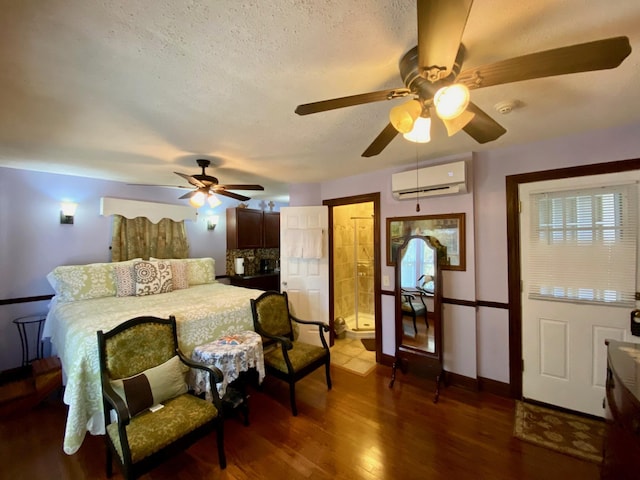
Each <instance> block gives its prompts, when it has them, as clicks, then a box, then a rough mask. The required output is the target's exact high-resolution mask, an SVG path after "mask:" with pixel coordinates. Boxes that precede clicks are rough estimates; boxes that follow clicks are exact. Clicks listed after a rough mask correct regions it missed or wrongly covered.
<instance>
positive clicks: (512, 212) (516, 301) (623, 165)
mask: <svg viewBox="0 0 640 480" xmlns="http://www.w3.org/2000/svg"><path fill="white" fill-rule="evenodd" d="M628 170H640V158H635V159H630V160H619V161H613V162H606V163H597V164H591V165H580V166H575V167H566V168H560V169H557V170H543V171H540V172H531V173H523V174H518V175H508V176H507V177H506V197H507V239H508V240H507V270H508V290H509V384H510V392H511V396H512V397H513V398H522V362H523V360H522V302H521V298H520V295H521V292H520V285H521V263H520V261H521V259H520V198H519V194H518V187H519V185H520V184H521V183H531V182H540V181H543V180H557V179H560V178H572V177H585V176H589V175H601V174H605V173H616V172H624V171H628Z"/></svg>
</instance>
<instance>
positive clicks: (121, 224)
mask: <svg viewBox="0 0 640 480" xmlns="http://www.w3.org/2000/svg"><path fill="white" fill-rule="evenodd" d="M188 256H189V242H188V241H187V231H186V229H185V226H184V220H182V221H180V222H174V221H173V220H171V219H168V218H163V219H162V220H160V221H159V222H158V223H151V221H150V220H149V219H148V218H145V217H137V218H133V219H129V218H125V217H123V216H121V215H114V216H113V237H112V239H111V261H112V262H120V261H123V260H131V259H133V258H144V259H148V258H149V257H156V258H187V257H188Z"/></svg>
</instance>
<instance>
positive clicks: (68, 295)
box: [43, 258, 261, 454]
mask: <svg viewBox="0 0 640 480" xmlns="http://www.w3.org/2000/svg"><path fill="white" fill-rule="evenodd" d="M149 264H152V265H151V266H154V265H155V266H157V265H158V264H159V265H162V266H163V267H162V268H161V269H160V270H162V269H164V270H163V271H161V272H160V271H158V270H156V271H155V277H154V276H153V275H148V271H147V272H143V274H142V275H138V276H136V274H137V273H140V272H142V271H143V270H144V268H147V270H148V269H149V268H150V267H149ZM139 266H141V267H143V268H140V269H138V268H137V267H139ZM180 271H182V273H180ZM120 272H125V273H126V276H127V278H126V279H125V280H122V279H123V278H124V276H123V275H121V274H120ZM214 272H215V263H214V260H213V259H211V258H204V259H186V260H167V261H151V262H144V261H142V260H141V259H137V260H131V261H127V262H117V263H102V264H90V265H77V266H64V267H57V268H56V269H54V270H53V271H52V272H51V273H50V274H49V275H48V276H47V278H48V280H49V282H50V283H51V285H52V286H53V288H54V290H55V291H56V295H55V296H54V298H53V300H52V302H51V306H50V310H49V314H48V315H47V320H46V323H45V328H44V332H43V338H49V339H50V341H51V344H52V348H53V350H54V352H55V353H56V354H57V355H58V356H59V357H60V360H61V363H62V370H63V378H64V381H65V385H66V387H65V391H64V402H65V403H66V404H67V405H68V406H69V410H68V413H67V424H66V429H65V435H64V445H63V449H64V451H65V453H67V454H73V453H75V452H76V451H77V450H78V449H79V448H80V446H81V445H82V442H83V440H84V437H85V435H86V432H87V431H88V432H90V433H91V434H94V435H99V434H103V433H104V431H105V430H104V427H105V426H104V419H103V412H102V395H101V389H100V380H99V364H98V348H97V340H96V332H97V331H98V330H104V331H107V330H110V329H112V328H113V327H115V326H116V325H118V324H119V323H121V322H123V321H125V320H128V319H130V318H134V317H137V316H141V315H153V316H159V317H164V318H167V317H168V316H169V315H174V316H175V317H176V323H177V330H178V343H179V345H180V348H181V350H182V351H183V352H184V353H185V355H187V356H190V355H191V352H192V351H193V349H194V348H195V347H196V346H198V345H202V344H204V343H208V342H210V341H212V340H214V339H215V338H217V337H220V336H222V335H229V334H232V333H237V332H240V331H243V330H253V321H252V316H251V306H250V301H249V300H250V299H251V298H255V297H256V296H257V295H258V294H260V293H261V292H259V291H257V290H251V289H247V288H242V287H235V286H230V285H226V284H222V283H219V282H216V281H215V274H214ZM145 273H146V274H147V277H145ZM185 276H186V278H185ZM151 277H153V278H151ZM156 277H163V279H164V281H161V282H160V283H161V287H160V290H158V289H157V288H156V289H155V290H154V288H153V286H151V287H150V286H149V285H148V283H149V281H148V280H154V281H155V280H157V278H156ZM136 280H140V282H136ZM145 280H147V282H146V283H145ZM161 280H162V278H161ZM156 283H157V282H156ZM156 286H157V285H156ZM174 287H175V288H174ZM132 288H133V294H132V293H131V291H132ZM136 289H137V290H136Z"/></svg>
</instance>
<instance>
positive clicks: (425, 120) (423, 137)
mask: <svg viewBox="0 0 640 480" xmlns="http://www.w3.org/2000/svg"><path fill="white" fill-rule="evenodd" d="M403 137H404V138H406V139H407V140H409V141H410V142H414V143H428V142H430V141H431V117H428V116H427V117H418V118H416V121H415V122H414V123H413V129H412V130H411V131H410V132H408V133H405V134H403Z"/></svg>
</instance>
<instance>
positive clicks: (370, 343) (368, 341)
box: [360, 338, 376, 352]
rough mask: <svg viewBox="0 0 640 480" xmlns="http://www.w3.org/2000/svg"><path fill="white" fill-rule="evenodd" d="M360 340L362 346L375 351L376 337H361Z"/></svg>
mask: <svg viewBox="0 0 640 480" xmlns="http://www.w3.org/2000/svg"><path fill="white" fill-rule="evenodd" d="M360 341H361V342H362V345H364V348H365V349H366V350H368V351H370V352H375V351H376V339H375V338H361V339H360Z"/></svg>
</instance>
